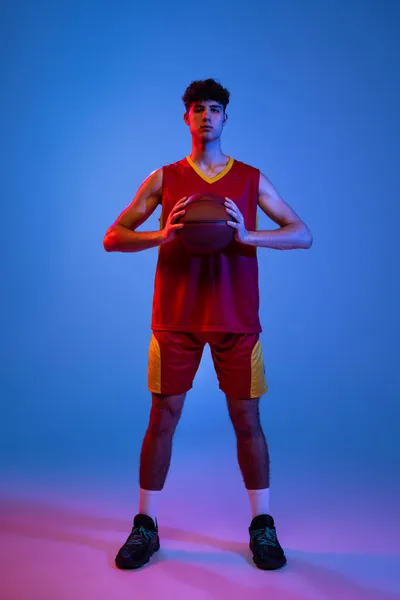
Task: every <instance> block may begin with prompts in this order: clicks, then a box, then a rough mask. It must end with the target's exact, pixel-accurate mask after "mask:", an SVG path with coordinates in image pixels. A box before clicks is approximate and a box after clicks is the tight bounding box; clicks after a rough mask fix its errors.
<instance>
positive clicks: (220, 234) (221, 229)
mask: <svg viewBox="0 0 400 600" xmlns="http://www.w3.org/2000/svg"><path fill="white" fill-rule="evenodd" d="M224 202H225V198H224V197H222V196H218V195H217V194H193V196H190V198H189V199H188V203H187V205H186V206H185V211H186V212H185V214H184V215H183V216H182V217H181V218H180V219H179V222H180V223H184V226H183V227H182V229H178V231H177V233H178V235H179V238H180V239H181V241H182V243H183V244H184V246H185V247H186V249H187V250H188V251H189V252H191V253H192V254H215V253H217V252H221V251H222V250H223V249H224V248H226V246H227V245H228V244H229V243H230V242H231V241H232V240H233V237H234V235H235V230H234V229H233V228H232V227H230V226H229V225H228V223H227V221H230V220H232V217H231V216H230V215H229V213H227V211H226V207H225V205H224Z"/></svg>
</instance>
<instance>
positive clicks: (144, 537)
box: [126, 525, 155, 546]
mask: <svg viewBox="0 0 400 600" xmlns="http://www.w3.org/2000/svg"><path fill="white" fill-rule="evenodd" d="M154 536H155V533H154V532H153V531H149V530H148V529H146V528H145V527H143V526H142V525H141V526H140V527H134V528H133V529H132V532H131V534H130V535H129V537H128V539H127V540H126V544H127V545H128V546H133V545H134V544H142V543H143V542H150V541H151V540H152V538H153V537H154Z"/></svg>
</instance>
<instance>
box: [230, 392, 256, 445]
mask: <svg viewBox="0 0 400 600" xmlns="http://www.w3.org/2000/svg"><path fill="white" fill-rule="evenodd" d="M227 400H228V409H229V416H230V418H231V421H232V425H233V427H234V430H235V433H236V435H237V436H240V437H242V438H254V437H258V436H262V435H263V431H262V427H261V422H260V413H259V408H258V398H255V399H253V400H242V399H240V400H234V399H232V398H228V399H227Z"/></svg>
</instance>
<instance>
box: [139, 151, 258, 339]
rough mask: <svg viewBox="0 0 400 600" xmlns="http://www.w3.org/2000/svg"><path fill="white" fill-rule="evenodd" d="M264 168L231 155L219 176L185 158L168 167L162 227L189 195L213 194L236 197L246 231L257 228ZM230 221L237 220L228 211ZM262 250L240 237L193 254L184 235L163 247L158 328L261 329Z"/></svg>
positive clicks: (158, 279)
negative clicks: (259, 255)
mask: <svg viewBox="0 0 400 600" xmlns="http://www.w3.org/2000/svg"><path fill="white" fill-rule="evenodd" d="M259 177H260V172H259V170H258V169H255V168H254V167H251V166H250V165H246V164H245V163H242V162H240V161H237V160H233V159H232V158H230V159H229V162H228V164H227V165H226V167H225V168H224V170H223V171H222V172H221V173H219V174H218V175H216V176H215V177H212V178H210V177H207V176H205V175H204V174H203V173H202V172H201V171H200V169H199V168H198V167H197V165H195V163H194V162H193V161H192V160H191V159H190V157H186V158H184V159H182V160H180V161H178V162H176V163H173V164H170V165H167V166H165V167H163V184H162V200H161V203H162V212H161V217H160V226H161V228H162V227H163V225H164V223H165V222H166V220H167V218H168V215H169V213H170V212H171V210H172V208H173V206H174V205H175V204H176V203H177V202H178V201H179V200H180V199H181V198H183V197H184V196H187V197H189V196H191V195H192V194H197V193H214V194H218V195H220V196H223V197H228V198H230V199H231V200H233V201H234V202H235V203H236V204H237V206H238V208H239V209H240V211H241V213H242V214H243V217H244V221H245V225H246V229H247V230H248V231H254V230H255V229H256V228H257V205H258V187H259ZM227 220H232V217H231V215H229V213H227ZM258 311H259V288H258V263H257V249H256V247H255V246H249V245H245V244H241V243H239V242H237V241H236V240H235V239H233V240H232V242H231V243H230V244H229V245H228V246H227V247H226V248H225V250H223V251H222V252H220V253H217V254H211V255H203V256H193V255H191V254H190V253H189V252H188V251H187V250H186V249H185V247H184V245H183V243H182V242H181V240H180V239H179V235H177V236H176V237H175V239H174V240H172V241H171V242H167V243H166V244H162V245H161V246H159V253H158V261H157V268H156V274H155V283H154V298H153V311H152V323H151V328H152V330H153V331H183V332H195V331H221V332H230V333H260V332H261V331H262V329H261V325H260V320H259V314H258Z"/></svg>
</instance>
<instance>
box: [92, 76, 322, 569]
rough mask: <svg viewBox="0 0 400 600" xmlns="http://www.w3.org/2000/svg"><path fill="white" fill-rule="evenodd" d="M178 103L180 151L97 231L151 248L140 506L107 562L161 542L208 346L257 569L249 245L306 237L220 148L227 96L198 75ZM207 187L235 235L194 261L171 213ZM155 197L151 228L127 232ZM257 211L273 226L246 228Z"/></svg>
mask: <svg viewBox="0 0 400 600" xmlns="http://www.w3.org/2000/svg"><path fill="white" fill-rule="evenodd" d="M182 99H183V102H184V104H185V108H186V112H185V114H184V120H185V123H186V124H187V125H188V127H189V129H190V133H191V136H192V151H191V154H190V156H188V157H186V158H184V159H182V160H180V161H178V162H176V163H173V164H170V165H167V166H165V167H163V168H160V169H158V170H156V171H155V172H153V173H152V174H151V175H150V176H149V177H148V178H147V179H146V180H145V181H144V182H143V184H142V185H141V187H140V188H139V190H138V192H137V194H136V196H135V198H134V200H133V201H132V203H131V204H130V205H129V206H128V207H127V208H126V209H125V210H124V211H123V212H122V214H121V215H120V216H119V217H118V219H117V220H116V221H115V223H114V224H113V225H112V226H111V227H110V228H109V229H108V231H107V233H106V236H105V238H104V247H105V249H106V250H107V251H108V252H112V251H114V252H115V251H119V252H138V251H140V250H145V249H146V248H152V247H154V246H159V247H160V248H159V256H158V263H157V270H156V278H155V288H154V300H153V315H152V338H151V342H150V348H149V371H148V379H149V390H150V391H151V393H152V408H151V413H150V421H149V426H148V429H147V432H146V435H145V438H144V441H143V446H142V451H141V456H140V474H139V475H140V500H139V511H138V514H137V515H136V516H135V518H134V522H133V528H132V531H131V533H130V535H129V537H128V539H127V540H126V542H125V544H124V545H123V546H122V547H121V548H120V550H119V552H118V554H117V556H116V559H115V560H116V564H117V566H118V567H119V568H121V569H134V568H137V567H140V566H142V565H143V564H145V563H147V562H148V561H149V559H150V557H151V556H152V554H153V553H154V552H155V551H157V550H158V549H159V547H160V542H159V536H158V523H157V517H156V513H157V509H156V507H157V502H158V498H159V495H160V493H161V490H162V489H163V486H164V483H165V480H166V476H167V472H168V469H169V465H170V460H171V447H172V438H173V435H174V431H175V428H176V425H177V423H178V421H179V418H180V415H181V411H182V407H183V403H184V400H185V396H186V392H187V391H188V390H189V389H190V388H191V387H192V383H193V379H194V376H195V374H196V371H197V369H198V366H199V364H200V359H201V356H202V351H203V348H204V345H205V344H206V343H209V345H210V349H211V354H212V357H213V361H214V366H215V369H216V372H217V376H218V380H219V386H220V388H221V390H222V391H223V392H224V393H225V395H226V400H227V405H228V411H229V415H230V418H231V420H232V424H233V427H234V430H235V433H236V438H237V456H238V462H239V466H240V469H241V472H242V475H243V479H244V483H245V486H246V489H247V491H248V494H249V500H250V505H251V509H252V517H253V518H252V522H251V524H250V527H249V534H250V544H249V545H250V549H251V550H252V552H253V560H254V562H255V564H256V565H257V566H258V567H259V568H261V569H277V568H280V567H282V566H283V565H284V564H285V563H286V557H285V555H284V552H283V550H282V548H281V546H280V544H279V541H278V538H277V535H276V529H275V525H274V520H273V518H272V516H271V515H270V514H269V455H268V447H267V443H266V440H265V436H264V432H263V430H262V427H261V423H260V417H259V399H260V396H261V395H262V394H264V393H265V392H266V391H267V383H266V379H265V371H264V365H263V357H262V349H261V344H260V339H259V336H260V332H261V331H262V329H261V326H260V321H259V315H258V309H259V292H258V266H257V254H256V251H257V247H265V248H275V249H278V250H289V249H294V248H304V249H307V248H310V246H311V244H312V235H311V233H310V230H309V229H308V227H307V226H306V225H305V223H304V222H303V221H302V220H301V219H300V218H299V217H298V216H297V214H296V213H295V212H294V211H293V210H292V209H291V208H290V207H289V206H288V204H286V203H285V202H284V201H283V200H282V198H281V197H280V196H279V194H278V192H277V191H276V189H275V188H274V186H273V185H272V184H271V183H270V181H269V180H268V179H267V177H265V176H264V175H263V174H262V173H260V171H259V170H257V169H255V168H254V167H251V166H250V165H246V164H244V163H242V162H239V161H237V160H234V159H233V158H231V157H229V156H227V155H225V154H223V152H222V150H221V143H220V138H221V134H222V131H223V128H224V126H225V124H226V122H227V118H228V115H227V113H226V107H227V105H228V103H229V92H228V91H227V90H226V89H225V88H224V87H222V85H220V84H219V83H218V82H216V81H215V80H213V79H207V80H202V81H194V82H192V83H191V84H190V86H189V87H188V88H187V89H186V91H185V94H184V96H183V98H182ZM207 192H210V193H216V194H218V195H220V196H223V197H224V198H226V202H225V207H226V211H227V219H228V223H229V225H230V226H231V227H232V228H234V229H235V237H234V240H233V241H232V242H231V244H230V245H229V246H228V248H227V249H226V250H225V251H223V252H220V253H218V254H213V255H206V256H200V257H199V256H193V255H190V254H189V253H188V252H187V251H186V250H185V248H184V246H183V244H182V243H181V242H180V240H179V235H178V231H179V229H180V228H181V227H183V224H182V223H180V222H179V219H180V217H182V215H184V213H185V206H186V204H187V202H188V198H189V197H190V196H191V195H192V194H195V193H207ZM159 204H161V207H162V213H161V218H160V222H161V227H160V230H159V231H150V232H137V231H136V229H137V228H138V227H139V225H141V224H142V223H144V222H145V221H146V219H148V217H149V216H150V215H151V214H152V213H153V211H154V210H155V208H156V207H157V206H158V205H159ZM258 206H259V207H260V208H261V210H263V211H264V212H265V213H266V214H267V215H268V216H269V217H270V218H271V219H272V220H273V221H274V222H276V223H277V224H278V225H279V229H275V230H273V231H256V229H257V222H256V219H257V217H256V213H257V207H258Z"/></svg>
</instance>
